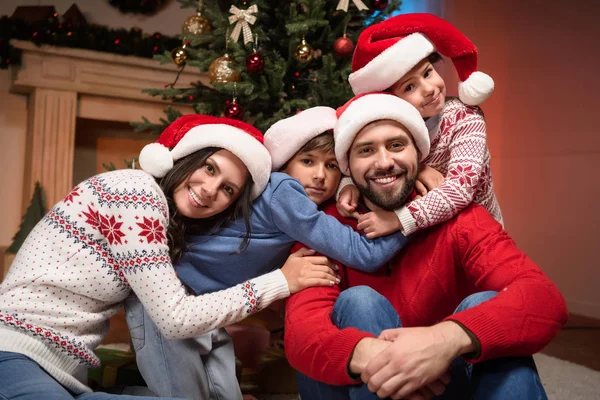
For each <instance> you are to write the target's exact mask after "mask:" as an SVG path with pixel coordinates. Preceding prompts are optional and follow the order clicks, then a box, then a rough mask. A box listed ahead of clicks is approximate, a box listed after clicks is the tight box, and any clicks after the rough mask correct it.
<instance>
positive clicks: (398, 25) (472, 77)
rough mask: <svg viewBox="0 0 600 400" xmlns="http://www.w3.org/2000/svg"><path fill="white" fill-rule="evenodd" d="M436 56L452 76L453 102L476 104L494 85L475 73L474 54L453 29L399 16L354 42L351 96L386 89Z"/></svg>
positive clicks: (427, 17)
mask: <svg viewBox="0 0 600 400" xmlns="http://www.w3.org/2000/svg"><path fill="white" fill-rule="evenodd" d="M435 51H438V52H439V53H441V54H442V55H443V56H446V57H449V58H451V59H452V62H453V63H454V67H455V68H456V71H457V72H458V77H459V79H460V83H459V84H458V97H459V98H460V100H462V102H463V103H465V104H469V105H473V106H474V105H477V104H481V103H483V102H484V101H485V99H487V98H488V97H489V96H490V94H492V91H493V90H494V81H493V80H492V78H491V77H490V76H488V75H486V74H484V73H483V72H479V71H477V48H476V47H475V45H474V44H473V43H472V42H471V41H470V40H469V39H467V37H466V36H465V35H463V34H462V33H461V32H460V31H459V30H458V29H456V28H455V27H454V26H452V25H451V24H450V23H448V22H447V21H444V20H443V19H441V18H438V17H436V16H435V15H432V14H404V15H398V16H396V17H392V18H389V19H387V20H385V21H383V22H380V23H379V24H375V25H371V26H370V27H368V28H366V29H365V30H364V31H363V32H362V33H361V34H360V36H359V37H358V43H357V44H356V50H355V51H354V56H353V58H352V73H351V74H350V77H349V78H348V81H349V82H350V86H352V90H353V91H354V93H355V94H362V93H367V92H373V91H383V90H386V89H389V88H390V87H391V86H392V85H394V83H396V82H397V81H398V80H400V78H402V77H403V76H404V75H406V73H407V72H408V71H410V70H411V69H412V68H413V67H414V66H415V65H417V64H418V63H419V62H420V61H421V60H423V59H424V58H426V57H427V56H429V55H430V54H432V53H434V52H435Z"/></svg>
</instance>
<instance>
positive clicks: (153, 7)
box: [108, 0, 167, 15]
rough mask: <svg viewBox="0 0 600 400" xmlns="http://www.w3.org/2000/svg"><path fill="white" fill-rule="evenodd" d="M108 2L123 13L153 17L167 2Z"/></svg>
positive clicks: (154, 0)
mask: <svg viewBox="0 0 600 400" xmlns="http://www.w3.org/2000/svg"><path fill="white" fill-rule="evenodd" d="M108 2H109V3H110V5H111V6H113V7H116V8H118V9H119V10H120V11H121V12H122V13H132V14H144V15H153V14H156V13H157V12H158V10H160V9H161V8H162V6H164V5H165V3H166V2H167V0H109V1H108Z"/></svg>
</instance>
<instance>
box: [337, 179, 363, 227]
mask: <svg viewBox="0 0 600 400" xmlns="http://www.w3.org/2000/svg"><path fill="white" fill-rule="evenodd" d="M359 199H360V192H359V191H358V188H357V187H356V186H354V185H346V186H344V188H343V189H342V191H341V192H340V197H338V201H337V203H336V204H335V206H336V208H337V210H338V212H339V213H340V215H341V216H342V217H346V218H354V219H358V217H359V215H360V214H359V213H358V212H357V211H356V207H357V206H358V200H359Z"/></svg>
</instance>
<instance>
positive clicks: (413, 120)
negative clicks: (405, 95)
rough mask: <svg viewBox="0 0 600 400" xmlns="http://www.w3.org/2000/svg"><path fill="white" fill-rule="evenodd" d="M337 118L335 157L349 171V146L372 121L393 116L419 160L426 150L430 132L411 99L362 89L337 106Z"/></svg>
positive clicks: (347, 173)
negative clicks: (418, 154)
mask: <svg viewBox="0 0 600 400" xmlns="http://www.w3.org/2000/svg"><path fill="white" fill-rule="evenodd" d="M337 117H338V121H337V123H336V124H335V128H334V130H333V137H334V140H335V157H336V158H337V161H338V164H339V166H340V170H341V171H342V172H343V173H344V174H346V175H350V170H349V168H348V150H350V147H351V146H352V143H353V142H354V138H355V137H356V135H357V134H358V133H359V132H360V131H361V130H362V129H363V128H364V127H365V126H366V125H367V124H370V123H371V122H375V121H380V120H386V119H387V120H392V121H396V122H398V123H400V124H401V125H402V126H404V127H405V128H406V129H408V131H409V133H410V134H411V136H412V138H413V140H414V141H415V146H416V147H417V149H419V152H420V156H421V158H420V159H421V160H423V159H424V158H425V157H427V155H428V154H429V132H428V130H427V126H426V125H425V121H423V117H421V114H419V111H418V110H417V109H416V108H414V107H413V106H412V105H411V104H410V103H408V102H407V101H405V100H402V99H401V98H399V97H396V96H394V95H392V94H390V93H365V94H361V95H358V96H356V97H354V98H353V99H352V100H350V101H348V102H347V103H346V104H344V105H343V106H342V107H340V108H338V109H337Z"/></svg>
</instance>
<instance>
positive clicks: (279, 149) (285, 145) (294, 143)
mask: <svg viewBox="0 0 600 400" xmlns="http://www.w3.org/2000/svg"><path fill="white" fill-rule="evenodd" d="M336 121H337V117H336V115H335V110H334V109H333V108H331V107H313V108H309V109H308V110H304V111H302V112H299V113H298V114H296V115H294V116H292V117H289V118H285V119H282V120H279V121H277V122H276V123H274V124H273V126H271V127H270V128H269V129H268V130H267V132H266V133H265V147H266V148H267V149H268V150H269V153H271V159H272V160H273V171H279V169H281V167H283V166H284V165H285V163H286V162H288V161H289V160H290V159H291V158H292V157H294V155H295V154H296V153H297V152H298V151H299V150H300V149H301V148H302V146H304V145H305V144H306V143H308V142H309V141H310V140H311V139H313V138H315V137H317V136H319V135H320V134H322V133H324V132H327V131H331V130H333V127H334V126H335V122H336Z"/></svg>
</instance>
